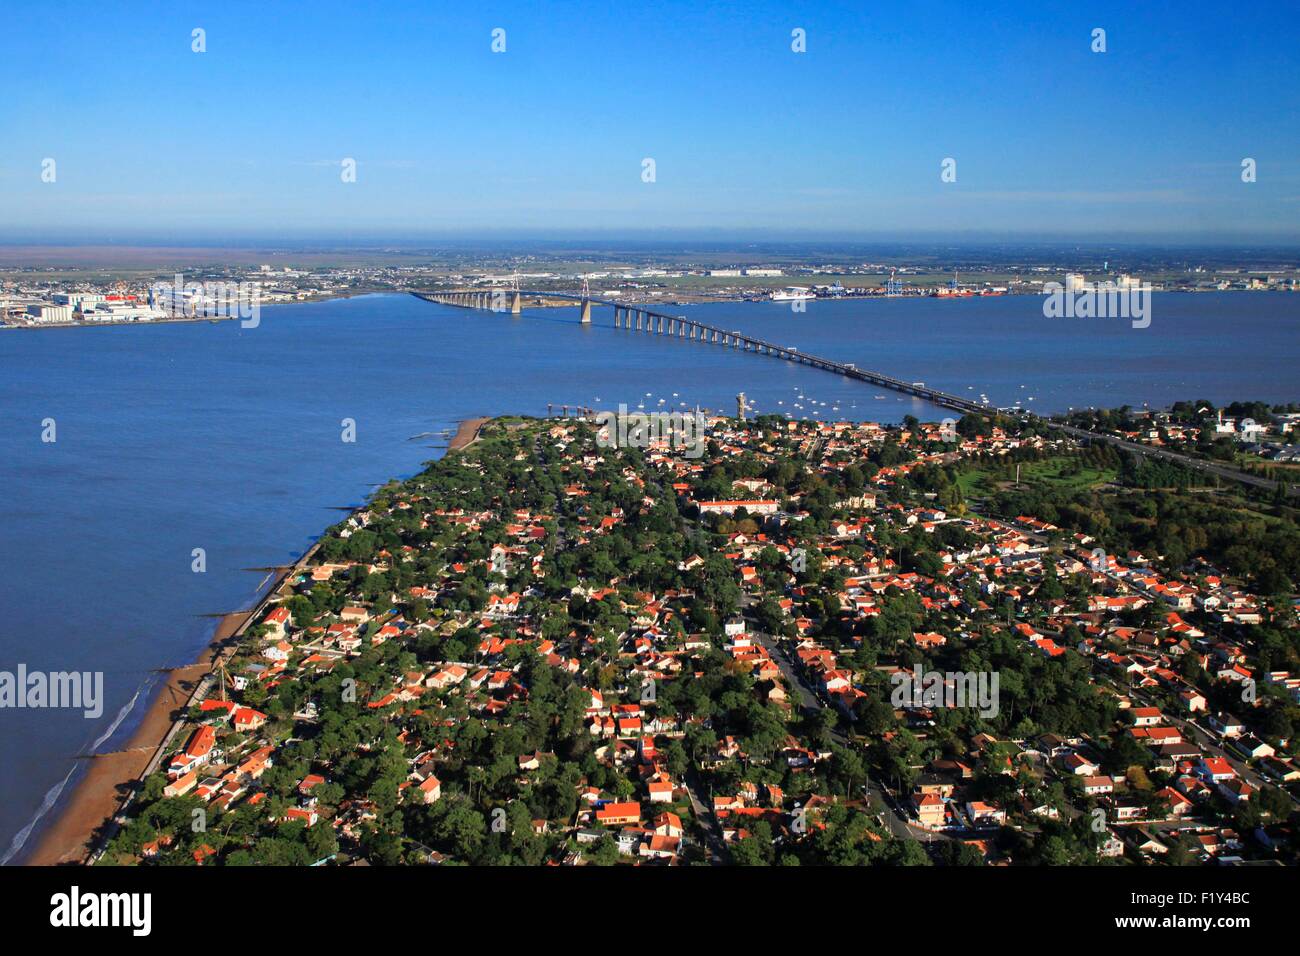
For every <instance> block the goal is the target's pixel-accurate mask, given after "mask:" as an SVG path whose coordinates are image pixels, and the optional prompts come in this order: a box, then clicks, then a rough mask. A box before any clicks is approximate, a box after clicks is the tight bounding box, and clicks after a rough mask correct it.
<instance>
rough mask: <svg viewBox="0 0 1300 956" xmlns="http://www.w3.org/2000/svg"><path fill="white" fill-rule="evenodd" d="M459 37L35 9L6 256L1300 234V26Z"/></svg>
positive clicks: (411, 29) (782, 25)
mask: <svg viewBox="0 0 1300 956" xmlns="http://www.w3.org/2000/svg"><path fill="white" fill-rule="evenodd" d="M463 6H465V5H462V4H454V3H437V2H427V0H426V2H421V3H412V4H383V3H371V4H367V3H357V2H347V3H335V2H331V0H319V2H315V3H311V4H302V5H294V4H281V3H273V2H272V3H260V4H247V3H239V2H223V3H203V4H186V3H165V4H164V3H157V4H151V3H104V2H97V3H71V4H59V5H51V4H34V3H25V4H19V3H14V4H12V5H10V6H9V9H8V10H7V12H6V23H5V27H4V30H3V32H2V33H0V56H3V59H4V62H5V64H6V70H5V72H6V75H7V77H8V82H7V83H6V87H7V90H6V93H5V94H4V95H3V97H0V239H3V238H11V237H15V236H20V235H21V236H32V235H49V236H54V235H58V236H62V237H64V238H67V237H76V236H77V235H79V234H84V235H86V236H87V237H91V236H92V235H115V236H116V235H120V236H127V235H151V236H158V237H172V238H184V237H187V236H188V237H193V238H207V237H220V236H223V235H239V236H254V235H267V236H294V237H308V236H362V235H371V236H383V235H388V236H393V237H399V236H421V235H485V236H490V235H502V234H508V235H546V234H552V233H554V234H557V235H558V234H590V235H593V236H595V235H599V234H614V235H633V234H642V233H649V234H665V235H668V234H674V233H692V232H710V231H712V232H721V233H730V234H755V235H760V234H761V235H772V236H788V237H798V236H801V235H818V234H820V235H863V236H888V235H895V234H897V235H931V236H940V237H942V236H952V237H959V236H962V235H970V234H987V233H996V234H1006V235H1021V234H1043V235H1053V236H1058V235H1078V236H1081V237H1083V236H1098V237H1103V238H1121V237H1127V236H1134V237H1136V236H1155V235H1163V236H1169V237H1177V238H1181V239H1205V240H1243V241H1249V240H1291V239H1294V238H1295V237H1296V236H1297V235H1298V234H1300V228H1297V226H1296V222H1297V212H1300V125H1298V124H1297V119H1298V118H1300V117H1298V112H1300V111H1298V106H1300V69H1298V66H1300V64H1298V63H1297V60H1298V59H1300V54H1297V46H1296V43H1295V36H1296V28H1297V26H1300V13H1298V12H1297V11H1298V10H1300V8H1298V7H1297V6H1296V5H1295V4H1283V3H1278V4H1267V3H1260V4H1253V3H1252V4H1229V3H1222V4H1218V3H1214V4H1210V3H1205V4H1202V3H1196V2H1183V3H1161V2H1156V3H1142V4H1107V3H1081V2H1038V3H1023V4H1021V3H993V2H990V3H969V2H966V3H960V2H957V3H899V4H884V3H865V2H856V3H844V4H839V3H815V4H814V3H805V4H775V3H761V2H760V3H701V2H695V3H653V4H623V3H600V4H578V3H568V2H533V3H527V4H523V3H521V4H513V3H498V4H473V5H472V6H473V7H474V9H472V10H465V9H461V8H462V7H463ZM890 7H895V8H896V9H892V10H891V9H889V8H890ZM498 27H500V28H502V29H504V30H505V31H506V52H504V53H500V54H497V53H493V52H492V50H491V42H492V36H491V33H492V30H493V29H494V28H498ZM1095 27H1102V28H1104V29H1105V30H1106V46H1107V50H1106V52H1105V53H1093V52H1092V51H1091V49H1090V46H1091V43H1092V37H1091V33H1092V30H1093V28H1095ZM195 28H202V29H203V30H205V31H206V43H207V52H205V53H202V54H198V53H194V52H192V51H191V31H192V30H193V29H195ZM795 28H802V29H803V30H805V31H806V36H807V52H806V53H802V54H798V53H794V52H793V51H792V50H791V31H792V30H793V29H795ZM15 80H16V82H15ZM47 157H49V158H53V159H54V160H55V161H56V163H57V166H56V173H57V179H56V181H55V182H53V183H45V182H42V181H41V164H42V161H43V160H44V159H45V158H47ZM348 157H351V158H353V159H355V160H356V163H357V180H356V182H354V183H344V182H342V180H341V176H340V170H341V166H340V164H341V162H342V160H343V159H344V158H348ZM947 157H951V158H954V159H956V161H957V181H956V182H953V183H943V182H941V180H940V164H941V162H942V160H943V159H945V158H947ZM1244 157H1251V158H1254V159H1255V160H1256V161H1257V164H1258V167H1257V168H1258V174H1257V175H1258V181H1257V182H1255V183H1252V184H1244V183H1242V182H1241V165H1240V164H1241V161H1242V159H1243V158H1244ZM645 158H653V159H654V160H655V164H656V169H655V173H656V181H655V182H653V183H646V182H643V181H642V175H641V173H642V160H643V159H645Z"/></svg>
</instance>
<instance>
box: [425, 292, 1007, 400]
mask: <svg viewBox="0 0 1300 956" xmlns="http://www.w3.org/2000/svg"><path fill="white" fill-rule="evenodd" d="M412 295H414V296H415V297H416V298H419V299H424V300H425V301H427V302H436V303H439V304H442V305H455V306H460V307H462V308H470V309H489V310H491V311H494V312H509V313H511V314H513V315H518V314H519V313H520V312H521V311H522V309H523V300H524V299H525V298H528V299H534V300H545V299H558V300H560V301H563V302H573V303H574V304H576V305H577V306H578V308H579V321H580V322H582V323H583V324H589V323H590V322H591V309H592V306H606V307H609V308H612V309H613V310H614V327H615V328H619V329H627V330H628V331H629V332H644V333H646V334H653V335H670V336H674V337H678V338H684V339H691V340H695V341H700V342H708V343H711V344H715V345H721V346H723V347H725V348H737V349H742V350H745V351H749V352H757V353H759V354H763V355H770V356H773V357H774V358H779V359H784V360H786V361H789V362H801V363H803V364H804V365H810V366H812V367H813V368H820V369H823V370H825V371H827V372H834V373H835V374H837V375H843V376H845V377H847V378H852V379H857V380H858V381H861V382H869V383H870V384H872V385H876V386H878V387H880V388H887V389H890V390H892V391H895V392H902V393H903V394H905V395H914V396H916V397H917V398H920V399H923V400H925V401H927V402H930V403H931V404H934V405H938V406H940V407H942V408H949V409H952V410H953V411H956V412H962V413H963V414H965V413H968V412H971V413H974V414H977V415H989V414H992V413H993V412H995V411H997V409H994V408H990V407H989V406H986V405H980V404H977V403H976V402H972V401H970V400H969V399H965V398H962V397H961V396H959V395H951V394H949V393H947V392H941V391H939V390H938V389H935V388H929V387H927V386H925V385H924V384H921V383H919V382H904V381H903V380H901V379H897V378H894V377H892V376H890V375H884V374H882V373H880V372H872V371H868V370H867V369H860V368H858V367H857V366H855V365H850V364H847V363H845V362H836V361H834V360H833V359H828V358H822V357H821V356H818V355H811V354H809V353H808V352H801V351H799V350H798V349H795V348H789V347H787V346H783V345H777V344H776V343H774V342H768V341H766V340H764V339H758V338H754V337H753V336H751V335H745V334H744V333H743V332H737V331H735V330H733V329H720V328H717V327H716V326H713V325H709V324H707V323H704V322H700V321H698V320H696V319H688V318H686V317H685V316H681V315H669V314H667V313H665V312H656V311H654V310H653V309H647V308H643V307H641V306H637V305H629V304H626V303H622V302H615V301H613V300H611V299H599V298H595V297H592V296H583V295H579V294H576V293H569V292H547V291H544V290H530V289H520V290H514V289H493V290H475V291H448V292H413V293H412Z"/></svg>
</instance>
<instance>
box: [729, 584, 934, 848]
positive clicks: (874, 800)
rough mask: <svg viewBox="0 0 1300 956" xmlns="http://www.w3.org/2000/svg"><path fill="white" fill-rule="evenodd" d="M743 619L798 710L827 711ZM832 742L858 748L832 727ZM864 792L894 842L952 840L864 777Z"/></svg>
mask: <svg viewBox="0 0 1300 956" xmlns="http://www.w3.org/2000/svg"><path fill="white" fill-rule="evenodd" d="M753 603H754V596H753V595H752V594H749V593H745V594H742V596H741V601H740V604H741V610H742V612H745V611H747V610H748V609H749V608H750V607H751V606H752V605H753ZM745 618H746V624H745V629H746V631H748V633H749V636H750V637H752V638H754V639H755V640H756V641H758V643H759V644H760V645H762V647H763V649H764V650H766V651H767V653H768V655H769V656H770V657H771V658H772V660H773V662H774V663H775V664H776V666H777V667H778V668H779V669H780V671H781V676H783V677H784V678H785V681H786V684H787V686H789V687H790V689H791V690H792V691H793V692H794V694H795V696H796V697H797V698H798V701H799V707H800V709H802V710H804V711H820V710H824V709H826V707H827V704H826V702H825V701H823V700H822V699H821V697H820V696H819V695H818V694H817V692H816V691H815V690H814V689H813V688H812V687H811V686H810V685H809V684H808V682H807V680H806V679H805V678H804V676H803V673H802V672H801V671H800V670H797V669H796V668H795V667H794V665H793V664H792V663H791V661H790V658H789V656H788V655H787V654H786V652H785V649H784V648H783V647H782V646H781V642H780V641H778V640H777V639H776V638H775V637H773V636H772V635H771V634H768V633H767V632H765V631H762V630H759V629H758V627H757V626H756V625H755V624H754V622H753V619H752V618H751V617H750V616H749V615H748V614H746V615H745ZM837 716H838V715H837ZM831 739H832V740H834V741H835V742H836V743H837V744H839V745H840V746H841V747H845V748H847V749H850V750H853V749H856V748H857V745H856V743H855V741H854V740H853V739H852V738H851V737H849V736H848V735H847V734H846V733H844V731H843V730H842V729H841V728H840V727H839V726H835V727H832V728H831ZM865 789H866V791H867V795H868V797H869V798H870V800H871V805H872V806H882V807H884V808H885V810H886V813H885V814H884V815H883V818H882V819H881V821H880V822H881V823H882V824H883V825H884V826H885V828H886V829H887V830H888V831H889V833H890V835H891V836H893V837H895V838H896V839H899V840H926V841H930V840H933V839H935V838H936V837H937V838H938V839H941V840H950V839H952V837H950V836H949V835H948V834H946V833H934V832H932V831H930V830H925V829H922V828H921V827H916V826H913V825H912V824H911V823H910V822H908V819H907V815H906V812H905V811H904V810H903V809H902V808H901V807H900V806H899V805H898V803H897V802H896V801H895V800H894V798H893V796H892V795H891V794H890V793H889V792H888V791H887V790H885V789H884V788H883V787H880V786H878V785H877V784H876V783H875V782H874V781H872V779H871V778H870V777H868V778H867V783H866V787H865Z"/></svg>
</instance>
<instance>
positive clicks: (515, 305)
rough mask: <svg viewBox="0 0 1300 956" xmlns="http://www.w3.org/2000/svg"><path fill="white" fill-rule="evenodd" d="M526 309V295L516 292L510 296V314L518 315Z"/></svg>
mask: <svg viewBox="0 0 1300 956" xmlns="http://www.w3.org/2000/svg"><path fill="white" fill-rule="evenodd" d="M523 310H524V297H523V296H522V295H520V294H519V293H518V292H516V293H515V294H514V295H512V296H511V297H510V314H511V315H518V314H519V313H521V312H522V311H523Z"/></svg>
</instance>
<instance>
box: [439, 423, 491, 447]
mask: <svg viewBox="0 0 1300 956" xmlns="http://www.w3.org/2000/svg"><path fill="white" fill-rule="evenodd" d="M490 421H492V419H491V418H467V419H465V420H464V421H463V422H461V423H460V425H459V427H457V429H456V435H455V437H453V438H452V440H451V442H450V443H448V445H447V451H449V452H453V451H460V450H461V449H462V448H468V447H469V446H470V445H472V444H474V442H476V441H478V433H479V432H480V431H482V429H483V426H484V425H486V424H487V423H488V422H490Z"/></svg>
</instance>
